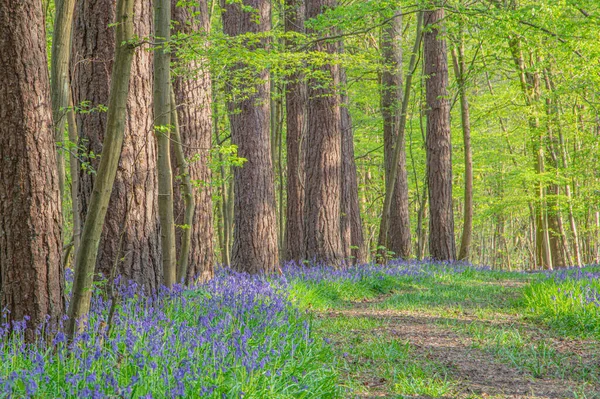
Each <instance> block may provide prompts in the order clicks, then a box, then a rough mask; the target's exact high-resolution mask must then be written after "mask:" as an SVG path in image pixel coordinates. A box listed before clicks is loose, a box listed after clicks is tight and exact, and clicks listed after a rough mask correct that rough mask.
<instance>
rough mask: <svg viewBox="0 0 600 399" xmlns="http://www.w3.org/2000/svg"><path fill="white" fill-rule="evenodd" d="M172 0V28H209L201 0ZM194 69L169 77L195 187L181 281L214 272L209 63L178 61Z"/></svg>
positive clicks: (178, 202)
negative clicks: (192, 1)
mask: <svg viewBox="0 0 600 399" xmlns="http://www.w3.org/2000/svg"><path fill="white" fill-rule="evenodd" d="M176 3H177V2H176V0H173V3H172V12H173V18H172V19H173V21H175V24H174V29H175V32H177V33H185V34H191V33H193V32H205V33H208V32H209V31H210V20H209V15H208V7H207V2H206V0H201V1H200V2H199V3H198V6H194V7H192V8H189V7H177V6H176ZM183 67H185V68H186V69H187V71H189V72H192V73H193V75H192V76H193V78H191V77H188V76H186V75H185V74H184V75H182V76H178V77H176V78H175V81H174V85H173V86H174V91H175V101H176V104H177V116H178V119H179V130H180V133H181V143H182V146H183V152H184V155H185V158H186V159H193V162H191V163H190V164H189V171H190V175H189V177H190V179H191V181H192V183H193V185H194V186H195V187H194V190H193V195H194V200H195V208H194V218H193V220H192V224H191V226H190V227H189V228H190V230H191V247H190V254H189V257H188V265H189V267H188V271H187V275H186V282H188V283H191V282H192V281H193V280H194V279H196V278H200V279H201V280H206V279H208V278H210V277H212V275H213V273H214V270H213V268H214V261H215V255H214V247H213V245H214V226H213V203H212V190H211V189H210V184H209V183H210V180H211V171H210V168H209V155H210V148H211V145H212V139H211V135H212V130H213V122H212V84H211V78H210V73H209V71H208V66H207V65H205V61H198V62H191V63H190V64H189V65H187V66H183ZM180 170H181V169H180V168H175V169H174V173H175V176H179V175H180V174H181V172H180ZM174 189H175V223H176V224H177V225H182V224H184V223H182V222H183V214H184V209H185V206H184V204H183V199H182V197H181V196H180V195H179V184H178V183H177V182H176V183H175V186H174ZM183 235H184V232H182V231H181V229H178V230H177V242H178V245H177V248H180V246H181V240H182V237H183Z"/></svg>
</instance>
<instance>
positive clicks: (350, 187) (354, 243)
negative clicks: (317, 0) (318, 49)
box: [339, 46, 367, 264]
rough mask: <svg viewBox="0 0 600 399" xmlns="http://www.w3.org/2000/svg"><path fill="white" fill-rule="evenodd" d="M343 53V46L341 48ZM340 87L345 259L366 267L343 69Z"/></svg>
mask: <svg viewBox="0 0 600 399" xmlns="http://www.w3.org/2000/svg"><path fill="white" fill-rule="evenodd" d="M340 49H343V46H340ZM339 72H340V87H341V88H342V90H343V91H342V95H341V97H340V101H341V103H342V107H341V109H340V113H341V115H340V130H341V134H342V180H341V184H342V187H341V189H342V205H341V219H340V229H341V234H340V236H341V238H342V248H343V253H344V258H345V259H350V261H349V263H353V264H356V263H364V262H366V259H367V248H366V246H365V239H364V236H363V228H362V220H361V217H360V205H359V203H358V176H357V174H356V162H355V160H354V130H353V127H352V117H351V116H350V110H349V109H348V106H349V103H350V100H349V98H348V93H347V92H346V85H347V77H346V71H345V69H344V68H343V67H340V68H339Z"/></svg>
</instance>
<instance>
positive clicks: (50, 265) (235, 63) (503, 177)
mask: <svg viewBox="0 0 600 399" xmlns="http://www.w3.org/2000/svg"><path fill="white" fill-rule="evenodd" d="M23 4H24V6H23V7H24V8H26V9H27V10H29V11H28V12H31V13H32V14H31V15H33V16H34V18H38V19H40V23H43V21H41V19H43V16H42V14H40V12H41V11H40V10H39V9H38V8H39V4H37V3H35V4H34V3H32V2H24V3H23ZM44 4H46V3H44ZM48 4H50V3H48ZM52 4H53V3H52ZM52 4H50V7H48V8H47V10H46V11H47V12H46V13H45V14H44V15H46V16H47V18H46V21H45V22H46V26H47V27H51V28H52V29H50V30H49V32H51V36H50V35H49V36H48V38H45V37H44V35H45V34H44V32H43V30H41V27H40V25H39V24H37V23H36V24H35V29H29V30H27V29H26V28H25V27H24V26H25V25H24V24H25V22H23V20H22V19H23V18H25V16H24V15H25V14H21V13H20V12H21V8H20V9H19V11H18V13H16V14H15V13H13V8H14V7H16V6H15V4H13V3H11V2H10V1H8V2H5V3H4V4H2V6H1V8H0V12H1V13H2V14H1V15H2V18H4V19H3V21H4V22H5V23H3V24H2V29H3V32H4V35H3V38H2V42H1V43H2V46H3V49H6V50H5V51H4V53H3V58H2V62H3V64H2V65H3V66H4V68H3V70H2V73H4V75H3V76H4V79H3V80H2V85H3V86H2V88H3V90H4V92H3V93H5V95H4V96H3V97H2V98H0V106H1V107H2V108H0V109H1V110H2V112H3V113H2V116H3V118H4V120H6V121H7V122H6V123H5V124H4V126H3V132H6V133H5V134H3V136H2V138H1V139H0V140H2V146H1V147H0V151H2V154H5V155H4V156H3V158H2V160H1V161H0V162H2V164H1V165H2V167H1V170H0V173H1V174H2V176H3V181H2V182H1V184H3V186H2V188H3V190H2V191H0V200H1V201H2V204H3V208H2V213H1V214H0V216H1V217H2V219H1V220H2V221H1V223H4V224H2V225H1V226H3V227H2V228H3V230H2V231H1V232H0V233H1V234H0V240H4V241H2V244H0V248H2V250H3V251H5V255H4V256H3V259H2V262H6V261H5V260H4V259H7V257H12V258H14V257H15V256H18V258H19V262H20V263H19V265H20V266H19V269H18V272H17V269H14V267H15V266H14V265H13V264H12V263H11V264H8V263H2V265H3V266H2V279H3V280H2V287H3V288H2V289H3V291H2V295H3V298H4V300H5V301H6V303H7V304H8V303H11V305H10V306H11V307H14V308H15V309H16V308H18V307H19V306H21V305H19V303H20V300H19V301H16V302H10V301H9V299H10V298H11V295H13V294H10V292H12V291H11V290H13V289H14V287H13V286H12V284H13V283H12V282H13V281H22V278H24V277H23V276H25V274H23V273H25V271H27V270H31V271H32V273H33V271H36V272H37V271H39V270H42V268H43V269H44V270H45V272H43V273H41V274H39V275H38V278H36V279H35V281H36V284H38V286H36V287H37V288H36V289H38V288H39V289H41V288H40V287H41V286H39V284H42V285H43V287H44V290H45V292H47V296H48V298H51V299H48V301H47V304H50V303H52V304H54V303H56V304H58V303H59V302H60V300H61V295H62V294H61V290H62V285H61V283H60V281H61V276H62V274H61V272H60V270H61V268H62V260H61V259H60V253H61V244H63V245H65V248H71V246H70V242H71V241H73V242H74V243H76V244H75V245H74V246H75V248H76V250H77V249H78V248H77V247H78V245H77V242H78V233H77V231H78V229H79V228H81V227H82V225H83V223H82V222H81V221H82V220H84V219H85V218H86V217H88V216H90V212H96V211H90V209H91V208H90V206H91V205H90V203H91V202H90V201H91V198H92V197H93V195H94V186H95V184H96V182H98V180H99V179H100V173H99V165H100V164H101V162H102V160H104V159H106V158H110V159H112V160H113V161H114V159H115V157H116V158H118V167H117V169H116V177H115V183H114V186H112V184H111V187H108V186H106V187H105V189H110V192H111V197H110V201H109V204H108V205H107V207H108V209H107V213H106V220H105V223H104V225H103V227H102V235H101V238H100V241H99V243H98V245H99V252H98V259H97V261H96V262H95V271H96V272H100V273H102V274H103V275H104V276H107V277H111V276H116V275H122V276H123V277H124V278H125V279H132V280H134V281H136V282H137V283H138V284H141V285H143V286H144V287H146V288H147V289H148V290H149V291H154V290H156V289H157V288H158V287H159V286H160V284H162V283H163V270H162V267H161V262H162V261H165V262H166V263H168V264H169V265H170V266H169V268H167V269H168V270H172V269H173V268H172V265H173V262H174V259H175V256H174V255H173V252H174V251H173V250H172V249H173V245H171V244H169V250H168V251H166V250H165V249H161V246H160V242H159V240H160V234H161V232H163V233H164V232H167V230H168V231H171V232H172V231H176V236H177V239H176V240H175V241H176V242H175V245H174V246H175V251H179V252H178V253H179V255H181V253H182V248H185V247H186V246H184V245H183V244H184V242H186V243H187V242H188V239H189V244H190V245H189V248H190V249H189V255H187V256H185V254H184V255H183V257H186V258H187V264H188V267H187V269H188V271H187V272H186V276H185V281H186V282H188V283H190V282H192V281H193V279H194V278H195V277H197V276H201V277H202V278H208V277H209V276H211V275H212V270H213V266H214V259H215V258H219V259H221V260H223V261H224V262H226V263H231V264H232V266H233V267H234V268H235V269H237V270H240V271H247V272H252V273H259V272H272V271H275V270H277V267H278V266H279V265H280V262H279V252H280V249H281V250H282V251H283V252H282V256H281V259H284V260H295V261H299V262H303V261H307V260H308V261H312V260H316V261H320V262H327V263H334V264H339V265H341V264H342V263H344V262H362V261H365V260H370V259H373V258H374V255H375V254H376V253H377V252H379V254H380V255H383V256H382V258H389V256H390V255H392V253H393V254H394V255H393V256H400V257H404V258H411V257H418V258H422V257H433V258H436V259H443V260H452V259H456V258H457V254H456V249H455V244H454V243H455V242H456V240H457V239H459V238H462V239H461V251H460V254H458V258H461V259H464V260H467V261H471V262H473V263H477V264H487V265H491V266H493V267H497V268H542V267H544V268H556V267H564V266H566V265H570V264H577V265H581V264H585V263H590V262H595V261H598V260H599V259H600V244H599V242H600V200H599V196H598V191H599V190H600V176H599V172H598V145H599V144H598V143H599V140H598V138H599V136H600V128H599V126H600V123H599V122H598V121H599V120H600V116H599V114H598V111H597V108H598V107H597V102H598V95H597V94H596V93H597V91H598V90H597V88H598V87H599V85H600V78H598V76H600V75H599V71H600V68H599V67H598V64H597V62H596V60H597V59H598V57H599V55H600V46H599V45H598V41H597V20H598V15H600V9H599V6H598V4H596V3H595V2H591V1H585V2H580V3H578V5H574V4H571V3H560V4H557V3H556V2H549V1H543V2H539V1H533V0H531V1H529V0H524V1H522V2H520V3H516V2H512V3H510V4H508V5H507V4H505V3H504V2H497V1H478V2H475V3H469V7H466V6H465V4H464V2H461V1H458V0H457V1H450V2H445V3H443V4H442V5H440V4H438V3H437V2H426V4H422V3H410V2H406V1H399V0H385V1H378V2H368V1H362V0H354V1H345V2H340V3H339V4H338V3H336V2H334V1H330V0H304V1H303V0H293V1H292V0H290V1H276V2H267V1H262V0H244V1H242V2H231V1H225V2H222V4H219V2H217V1H210V2H208V1H202V2H200V3H197V4H196V3H194V4H179V3H178V4H174V3H173V2H172V3H171V5H175V6H176V7H173V13H172V15H171V19H172V20H173V23H172V28H173V32H171V33H172V37H171V38H169V35H170V33H169V31H168V30H165V29H167V28H166V25H165V24H166V23H167V22H168V21H167V19H168V16H167V19H164V18H163V20H162V23H161V24H160V28H162V30H160V29H159V31H160V32H159V33H158V34H155V32H154V31H155V28H159V26H158V25H157V26H154V25H153V22H152V18H151V15H152V12H151V8H150V7H151V5H152V4H150V3H148V2H142V1H138V0H135V1H134V3H132V4H133V5H132V7H134V9H133V11H132V13H133V21H132V22H133V26H134V28H133V29H134V31H133V33H132V35H131V36H127V37H128V38H129V39H128V43H127V44H128V45H130V46H133V47H135V49H136V51H135V54H133V59H132V74H131V80H130V81H128V88H127V91H128V93H129V94H128V97H127V102H126V108H125V110H124V111H123V110H121V109H119V112H122V113H124V114H125V115H120V117H122V118H123V119H122V122H123V123H125V133H124V136H123V140H124V142H123V147H122V149H121V148H120V147H119V148H118V149H119V153H118V154H113V153H111V152H110V151H111V150H109V149H108V147H107V145H108V143H109V141H107V140H106V137H105V135H106V132H107V128H108V119H109V114H111V113H113V115H114V112H116V111H115V110H111V109H110V104H109V91H110V90H109V87H110V86H111V85H112V84H113V78H111V74H113V70H114V68H115V65H114V64H115V58H114V57H115V56H114V53H115V50H117V49H118V48H119V45H120V44H122V43H121V42H119V40H118V39H116V38H115V34H116V31H117V28H118V27H119V24H118V23H117V24H115V21H116V14H117V13H116V8H115V5H114V4H113V3H112V2H110V1H106V0H101V1H96V2H86V1H76V2H75V17H74V22H73V26H72V37H73V43H72V46H69V44H68V42H69V37H70V36H71V34H70V33H69V31H70V27H71V25H70V22H69V19H70V18H69V10H71V8H70V7H71V3H70V2H68V1H66V0H65V1H64V2H60V3H59V4H57V7H52ZM120 4H124V3H120ZM127 4H130V3H129V2H128V3H127ZM161 4H162V3H161ZM161 4H159V3H156V5H161ZM177 5H178V6H177ZM55 10H56V11H55ZM38 14H39V15H38ZM420 16H424V22H423V20H421V17H420ZM165 21H167V22H165ZM128 22H130V21H128ZM8 25H11V26H8ZM13 25H14V26H13ZM423 26H424V29H422V28H423ZM422 31H423V32H424V33H422ZM121 33H122V32H121ZM422 35H423V41H421V36H422ZM50 39H51V40H50ZM422 42H423V43H422ZM44 43H46V44H44ZM50 43H51V45H53V46H54V49H53V50H52V51H51V53H52V54H53V55H54V56H53V58H52V59H51V63H50V67H51V70H52V74H51V76H52V83H53V93H54V101H53V106H54V109H53V117H54V122H53V124H52V122H51V117H50V116H48V115H46V111H47V106H48V104H47V101H46V97H47V95H48V87H47V86H48V78H47V76H45V75H44V73H46V72H45V71H46V70H47V67H48V63H47V55H46V54H47V52H50V50H51V49H50ZM161 44H165V46H162V45H161ZM44 46H46V47H44ZM65 49H66V50H65ZM15 52H18V55H17V56H14V54H15ZM448 52H450V53H451V55H452V56H453V57H452V60H453V68H450V70H449V69H448V65H447V64H448ZM8 54H11V55H10V56H9V55H8ZM161 55H162V56H164V57H163V62H159V63H158V64H157V65H156V67H155V66H154V65H153V58H154V57H155V56H158V57H160V56H161ZM69 59H70V61H69ZM168 59H171V62H170V64H169V63H168V62H167V61H168ZM67 65H68V66H69V68H70V69H69V71H67V68H66V66H67ZM158 66H160V68H159V67H158ZM161 70H162V71H163V72H165V73H164V76H163V75H161V74H160V73H159V72H160V71H161ZM67 72H68V73H67ZM171 73H172V76H173V77H172V78H169V77H168V75H169V74H171ZM46 75H47V73H46ZM160 76H162V77H163V78H162V79H158V81H159V85H157V86H154V84H153V77H156V78H159V77H160ZM120 78H121V77H120ZM403 78H404V79H403ZM69 80H72V82H69ZM403 80H404V81H403ZM121 83H122V82H121ZM69 85H70V86H71V87H70V89H71V90H69ZM158 86H160V88H161V93H162V95H161V96H157V98H159V97H160V99H162V100H164V101H162V102H159V103H156V102H155V101H153V97H152V90H153V88H158ZM171 87H172V89H173V90H172V91H173V93H172V94H171ZM120 90H121V93H124V92H125V88H123V87H121V88H120ZM34 94H35V96H36V97H35V98H37V99H38V100H35V101H34V97H32V96H33V95H34ZM171 95H173V97H174V99H175V100H174V106H173V107H172V106H170V105H169V106H167V105H168V103H169V102H170V101H171ZM69 97H72V107H71V106H69V104H71V103H70V101H69ZM284 97H285V98H284ZM36 101H37V102H36ZM161 104H162V105H161ZM155 105H156V106H157V107H158V109H160V110H161V111H156V112H154V111H153V109H154V106H155ZM113 106H114V105H113ZM65 114H66V116H67V118H65ZM175 116H177V118H175ZM65 119H67V120H68V121H67V123H66V124H67V126H65ZM175 119H177V120H178V123H177V124H176V125H177V126H175ZM459 121H460V123H459ZM115 123H116V122H115ZM7 126H10V128H9V127H7ZM46 126H50V129H51V130H53V131H54V134H53V135H52V134H51V137H53V139H54V141H56V143H58V144H59V147H60V148H59V149H60V151H58V160H57V161H56V162H55V163H52V162H51V161H50V160H49V158H48V156H47V155H48V154H47V152H51V153H54V152H56V151H55V150H56V149H57V148H53V147H52V146H51V145H49V144H48V143H49V142H48V143H46V135H45V132H46ZM156 126H158V128H157V129H156V130H157V131H158V133H159V134H158V137H159V138H160V142H161V146H160V147H161V148H163V149H164V148H166V147H167V146H174V148H175V147H176V148H177V149H178V152H177V153H176V154H177V162H173V160H170V161H169V160H168V158H169V157H168V155H169V153H168V152H165V151H162V152H161V159H163V160H165V162H164V163H161V165H157V163H158V154H157V148H156V142H155V137H154V136H153V134H152V132H153V130H154V127H156ZM67 127H68V128H69V131H68V133H67V131H66V130H67V129H66V128H67ZM75 128H76V129H75ZM461 130H462V131H461ZM33 131H38V132H39V133H38V134H37V136H34V134H33V133H32V132H33ZM175 131H177V132H179V134H180V139H176V140H175V141H174V139H173V137H170V136H167V135H166V134H165V132H175ZM17 133H18V134H17ZM76 133H78V134H76ZM77 136H78V137H77ZM175 144H176V145H175ZM117 147H118V146H117ZM117 147H114V148H113V149H115V148H117ZM452 152H454V154H453V155H454V156H451V155H452ZM173 155H175V153H174V154H173ZM66 156H69V158H70V159H69V161H70V162H66V159H65V157H66ZM163 156H164V157H163ZM63 163H64V165H65V168H64V169H65V170H64V176H65V179H64V184H61V183H60V176H62V175H63V172H60V170H61V167H60V166H59V165H61V164H63ZM157 168H158V169H157ZM394 169H396V170H397V171H398V172H397V173H396V172H394ZM158 172H161V173H163V172H164V173H165V174H166V175H168V174H171V173H172V174H173V176H174V178H173V182H169V183H168V184H165V185H164V187H163V190H161V194H166V193H168V192H170V190H171V189H173V190H174V196H173V197H174V212H173V213H174V215H173V216H174V217H173V220H171V221H169V220H165V221H163V226H162V227H161V226H160V225H159V222H158V220H159V217H158V198H159V193H158ZM55 179H57V182H56V184H57V187H58V190H60V189H61V188H60V187H62V186H64V188H63V190H64V191H65V195H64V196H63V203H62V205H61V199H60V198H59V197H60V195H58V196H57V197H56V198H55V196H54V194H52V193H54V190H55V187H54V183H55V182H54V180H55ZM77 180H79V182H77ZM165 181H166V180H165ZM44 182H47V183H46V184H45V185H44V187H45V188H46V189H47V190H46V191H47V192H50V193H51V194H46V195H45V196H42V194H40V191H39V189H38V188H36V187H41V186H42V183H44ZM183 183H185V185H183V186H182V184H183ZM392 185H393V186H394V188H393V189H392ZM107 187H108V188H107ZM184 188H185V189H184ZM191 188H193V190H192V189H191ZM67 191H71V195H67ZM163 191H164V192H163ZM190 193H191V194H190ZM276 193H277V194H278V195H277V196H276ZM386 193H387V194H389V195H386ZM160 197H161V199H164V198H166V196H164V195H161V196H160ZM192 200H193V201H192ZM186 203H187V204H188V205H190V204H191V205H190V206H188V210H193V211H194V212H193V217H188V218H184V215H188V216H189V215H191V213H190V212H186V211H185V204H186ZM385 204H387V205H388V206H385ZM61 211H62V213H63V214H64V215H65V216H66V217H65V218H64V220H61V219H62V218H61V217H60V213H61ZM95 217H99V215H95ZM55 219H56V221H55ZM101 219H103V217H102V218H101ZM17 221H19V222H20V223H17ZM25 221H27V222H25ZM51 221H52V222H51ZM409 221H412V223H409ZM213 225H214V226H215V227H216V228H213ZM454 225H456V229H454ZM97 226H98V225H96V227H97ZM61 229H62V230H61ZM38 230H39V231H38ZM61 231H62V232H64V234H62V236H61ZM232 231H233V234H232V233H231V232H232ZM34 232H35V234H34ZM184 232H187V233H189V234H183V233H184ZM459 233H462V237H460V236H459ZM184 236H185V237H187V238H185V240H184ZM40 237H44V238H43V243H44V245H41V244H40V241H39V239H40ZM215 240H219V245H217V243H215V242H214V241H215ZM55 241H56V242H58V244H57V243H56V242H55ZM363 241H364V245H363ZM426 241H428V242H429V246H426V245H424V242H426ZM32 242H33V243H35V245H36V247H35V250H36V251H46V252H44V254H45V255H44V254H42V252H39V253H38V252H36V251H34V250H33V248H32V247H31V246H30V245H31V243H32ZM92 244H93V245H92ZM92 244H89V243H88V244H86V245H92V247H93V246H94V245H96V244H95V243H93V242H92ZM426 247H428V248H426ZM9 252H10V253H11V254H12V255H10V254H9ZM76 252H77V251H76ZM166 252H169V253H171V255H169V256H167V255H168V254H167V253H166ZM230 252H231V258H230V256H229V254H230ZM17 253H18V255H17ZM78 256H79V255H77V254H75V256H73V255H72V253H70V252H69V251H65V260H66V263H67V264H68V265H73V261H72V259H78ZM81 256H83V255H81ZM180 258H181V256H180ZM179 261H180V265H182V264H184V263H185V262H181V259H180V260H179ZM27 273H29V272H27ZM57 273H58V274H57ZM181 273H182V272H181ZM181 273H180V274H181ZM5 276H6V277H5ZM9 276H10V277H9ZM180 277H181V276H180ZM27 278H30V277H29V274H27ZM86 278H87V277H86ZM173 281H174V280H173V278H171V279H170V280H169V281H168V282H173ZM19 284H20V283H19ZM15 295H16V294H15ZM12 298H16V297H14V296H13V297H12ZM45 303H46V302H45ZM48 306H49V305H48ZM48 306H47V305H44V304H42V305H40V307H39V308H36V310H35V312H41V313H43V312H46V311H48V312H50V313H51V314H52V317H55V314H56V312H55V309H57V307H56V306H54V305H53V308H52V309H51V310H48V309H46V308H47V307H48ZM57 306H58V307H59V308H60V306H59V305H57ZM40 309H41V310H40ZM43 309H46V310H43ZM57 312H58V313H60V311H57ZM41 313H40V314H41ZM15 314H20V313H19V312H16V313H15ZM32 314H33V313H32ZM35 314H36V315H37V313H35ZM35 317H36V318H37V320H40V318H39V316H35Z"/></svg>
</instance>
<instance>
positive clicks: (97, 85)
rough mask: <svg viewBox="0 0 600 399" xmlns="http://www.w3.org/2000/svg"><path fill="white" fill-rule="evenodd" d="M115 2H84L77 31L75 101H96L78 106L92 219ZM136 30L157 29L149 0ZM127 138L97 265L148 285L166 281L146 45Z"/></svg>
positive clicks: (83, 186) (133, 83)
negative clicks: (86, 109) (84, 108)
mask: <svg viewBox="0 0 600 399" xmlns="http://www.w3.org/2000/svg"><path fill="white" fill-rule="evenodd" d="M114 20H115V5H114V2H113V1H110V0H99V1H96V2H86V1H81V2H77V4H76V10H75V26H74V34H73V59H72V68H73V84H72V85H73V92H74V96H73V101H74V103H75V106H78V107H81V106H82V102H84V101H88V102H89V106H90V107H91V108H94V110H93V111H92V112H89V113H81V112H80V113H77V128H78V132H79V145H80V146H84V147H85V148H86V149H85V150H84V151H86V153H84V154H82V158H83V159H84V163H83V165H82V169H81V171H80V174H79V176H80V188H79V189H80V195H79V200H80V212H81V220H82V221H83V220H85V217H86V214H87V212H88V208H89V201H90V198H91V196H92V189H93V186H94V182H95V180H96V174H94V173H91V171H90V168H93V169H94V170H95V169H97V167H98V164H99V159H98V158H95V157H94V154H101V153H102V151H103V140H104V134H105V131H106V126H107V115H106V113H105V112H103V111H102V110H101V109H99V107H100V108H102V107H101V106H105V105H106V104H107V102H108V97H109V87H110V84H111V83H112V82H111V71H112V69H113V57H114V51H115V36H114V30H115V27H114V26H113V25H112V24H113V23H114ZM133 23H134V31H135V33H134V34H135V36H138V37H149V36H150V34H151V33H152V29H151V27H152V8H151V5H150V3H148V2H144V1H139V0H138V1H135V4H134V17H133ZM129 85H130V87H129V98H128V102H127V121H126V125H125V129H126V132H125V142H124V145H123V147H122V150H121V160H120V162H119V168H118V171H117V176H116V180H115V184H114V187H113V192H112V195H111V200H110V205H109V206H110V210H111V211H110V213H109V214H108V216H107V217H106V220H105V224H104V230H103V232H102V238H101V240H100V250H99V252H98V260H97V264H96V271H97V272H100V273H102V274H103V275H104V276H110V275H111V269H112V267H113V265H114V264H115V262H117V270H116V274H117V275H121V276H122V278H123V279H126V280H134V281H136V282H137V283H138V284H140V285H143V286H144V287H145V289H146V290H147V291H154V290H155V289H157V288H158V287H159V286H160V285H161V284H162V275H163V273H162V266H161V251H160V235H159V234H160V228H159V221H158V210H157V208H158V205H157V201H158V197H157V172H156V147H155V145H154V142H153V141H154V140H153V138H152V128H153V114H152V53H150V52H148V51H145V50H144V49H140V50H139V51H136V52H135V54H134V56H133V65H132V76H131V79H130V82H129Z"/></svg>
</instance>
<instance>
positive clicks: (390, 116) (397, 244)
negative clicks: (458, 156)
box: [379, 15, 422, 259]
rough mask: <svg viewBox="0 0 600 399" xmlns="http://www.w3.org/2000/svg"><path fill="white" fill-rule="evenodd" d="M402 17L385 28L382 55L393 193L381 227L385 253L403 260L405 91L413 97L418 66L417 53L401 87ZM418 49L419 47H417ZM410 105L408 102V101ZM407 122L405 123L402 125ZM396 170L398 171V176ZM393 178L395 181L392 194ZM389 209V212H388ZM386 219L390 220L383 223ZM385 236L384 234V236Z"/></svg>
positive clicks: (406, 246) (407, 241) (406, 244)
mask: <svg viewBox="0 0 600 399" xmlns="http://www.w3.org/2000/svg"><path fill="white" fill-rule="evenodd" d="M418 18H419V21H418V22H417V33H416V40H415V42H416V43H419V44H420V43H421V29H420V28H421V27H422V16H421V15H419V16H418ZM401 40H402V17H401V16H400V15H398V16H397V17H396V18H394V19H392V21H391V22H390V23H389V24H387V25H386V26H384V28H383V32H382V36H381V52H382V55H383V62H384V63H385V65H384V70H383V73H382V75H381V85H382V88H381V112H382V116H383V137H384V147H385V148H384V158H385V173H386V188H385V190H386V196H387V195H388V194H387V193H390V196H391V197H390V202H389V205H387V207H386V205H384V211H383V215H382V226H384V225H385V226H387V228H383V230H387V231H385V232H384V231H381V232H380V237H381V238H380V242H379V245H380V246H382V247H385V250H386V251H388V250H389V251H392V252H393V253H394V254H395V256H397V257H400V258H402V259H408V258H410V252H411V237H410V212H409V200H408V172H407V169H406V151H405V139H404V125H405V124H406V116H405V115H404V117H403V115H402V113H403V112H406V110H407V109H405V107H404V98H403V97H404V95H403V90H405V91H406V96H410V84H411V82H410V81H409V80H410V77H412V69H414V67H415V65H416V64H415V63H416V59H417V58H416V54H415V53H413V55H412V56H411V65H410V66H409V74H410V77H408V79H407V88H406V89H403V87H402V45H401ZM415 48H417V49H418V46H417V45H415ZM406 104H408V99H407V101H406ZM403 122H404V124H402V123H403ZM396 145H398V146H399V148H398V151H399V152H398V157H397V166H396V168H392V163H393V162H394V159H395V148H396ZM394 170H395V171H396V172H395V173H393V172H394ZM391 179H394V181H395V182H394V184H393V192H390V191H391V190H392V188H391V184H390V183H391ZM388 208H389V209H388ZM383 219H387V220H385V221H384V220H383ZM384 234H385V235H384Z"/></svg>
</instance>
